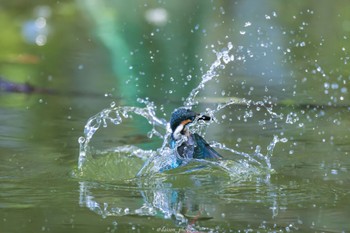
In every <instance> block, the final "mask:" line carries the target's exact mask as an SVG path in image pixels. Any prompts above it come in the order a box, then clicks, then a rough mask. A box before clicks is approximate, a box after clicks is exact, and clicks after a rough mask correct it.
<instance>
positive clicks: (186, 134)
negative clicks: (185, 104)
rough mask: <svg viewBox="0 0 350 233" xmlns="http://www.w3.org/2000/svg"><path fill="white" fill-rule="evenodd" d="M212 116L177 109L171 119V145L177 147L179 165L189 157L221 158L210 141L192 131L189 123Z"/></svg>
mask: <svg viewBox="0 0 350 233" xmlns="http://www.w3.org/2000/svg"><path fill="white" fill-rule="evenodd" d="M210 119H211V118H210V117H209V116H206V115H202V114H198V113H196V112H193V111H191V110H190V109H186V108H179V109H177V110H175V111H174V112H173V113H172V115H171V119H170V129H171V138H170V147H171V148H172V149H175V151H176V153H177V157H178V165H181V164H182V162H183V161H184V160H188V159H221V158H222V156H221V155H220V154H219V153H218V152H216V151H215V150H214V149H213V148H212V147H211V146H210V145H209V143H208V142H206V141H205V140H204V138H203V137H201V136H200V135H199V134H197V133H193V134H192V133H191V132H190V131H189V128H188V125H189V124H191V123H193V122H196V121H199V120H203V121H209V120H210Z"/></svg>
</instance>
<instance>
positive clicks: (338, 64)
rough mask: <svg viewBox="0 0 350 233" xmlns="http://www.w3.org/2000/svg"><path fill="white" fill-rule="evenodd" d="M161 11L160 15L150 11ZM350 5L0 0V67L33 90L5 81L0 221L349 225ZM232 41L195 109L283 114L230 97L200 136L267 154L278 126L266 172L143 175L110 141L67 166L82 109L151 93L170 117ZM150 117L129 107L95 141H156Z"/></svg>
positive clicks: (127, 227) (64, 228) (120, 228)
mask: <svg viewBox="0 0 350 233" xmlns="http://www.w3.org/2000/svg"><path fill="white" fill-rule="evenodd" d="M157 8H158V10H159V9H160V12H159V11H158V16H159V14H160V16H162V17H163V18H162V17H160V18H158V19H157V18H152V17H151V16H149V14H152V12H153V13H154V11H152V10H155V9H157ZM349 12H350V5H349V4H348V2H347V1H345V0H344V1H340V0H339V1H332V2H331V1H303V2H288V3H285V2H281V1H260V2H259V3H257V2H256V1H220V2H214V3H213V2H210V1H187V2H186V3H181V4H180V3H177V2H168V1H157V2H153V1H152V2H149V1H128V2H124V1H117V0H115V1H89V2H88V1H86V2H85V1H75V2H72V1H56V2H45V3H43V2H41V1H31V2H30V3H28V2H25V1H11V2H8V3H7V2H6V3H5V2H2V3H0V26H1V28H2V33H1V40H0V41H1V43H0V76H1V77H3V78H4V79H6V80H9V81H11V82H15V83H26V82H28V83H30V84H31V85H33V86H35V87H38V88H37V89H36V91H34V92H33V93H27V94H24V93H9V92H4V91H1V92H0V122H1V123H0V232H1V233H2V232H4V233H6V232H186V231H187V232H191V231H192V232H195V231H199V232H258V231H259V232H348V231H350V225H349V222H348V219H349V218H350V207H349V206H350V205H349V204H350V189H349V184H350V180H349V169H350V157H349V156H350V154H349V153H350V143H349V141H350V139H349V135H350V118H349V111H350V109H349V104H350V99H349V90H350V86H349V82H350V79H349V68H348V60H349V57H350V56H349V54H348V51H349V50H350V44H349V40H350V27H349V24H350V13H349ZM164 19H165V20H164ZM33 25H34V26H33ZM228 42H232V44H233V46H234V48H233V49H232V53H231V54H232V55H234V57H235V60H234V61H233V62H230V63H228V64H225V67H222V69H221V70H220V71H219V74H218V77H216V78H215V79H214V80H213V81H211V82H209V83H208V84H207V85H206V87H205V88H204V89H203V91H201V92H200V93H199V97H200V102H199V104H198V106H195V109H196V110H198V111H204V110H205V109H206V108H208V107H210V108H212V109H215V107H216V106H217V104H218V103H223V102H225V101H227V100H228V99H229V98H231V97H238V98H246V99H251V100H254V101H261V100H264V99H266V100H267V102H268V101H271V102H272V103H276V106H274V107H273V111H274V112H275V113H277V114H283V118H282V119H279V118H273V117H272V115H271V114H270V113H268V111H266V109H264V108H261V107H260V108H259V107H256V106H250V107H247V106H245V105H231V106H230V107H228V108H225V109H223V110H222V111H220V112H219V113H218V114H217V115H216V117H217V120H218V122H217V124H212V125H211V126H210V127H209V128H208V130H207V132H206V135H205V138H206V139H207V140H208V141H216V142H220V143H224V144H225V145H226V146H228V147H230V148H233V149H235V150H236V151H239V152H242V153H248V154H253V153H254V151H255V150H256V148H257V146H260V147H261V152H262V154H266V153H267V151H268V149H267V147H268V145H269V144H270V143H271V141H272V140H273V137H274V136H275V135H277V136H278V137H280V138H282V137H285V138H286V139H288V141H287V142H284V143H282V142H279V143H277V145H276V147H275V148H274V150H273V153H272V157H271V164H272V168H273V169H274V172H272V173H271V174H268V173H264V172H261V173H259V172H257V171H253V170H252V171H251V172H250V171H248V172H247V173H244V175H242V176H241V177H240V176H234V177H233V176H230V175H228V174H227V173H225V172H223V171H222V170H220V169H217V168H215V167H206V168H204V169H202V170H199V171H196V172H187V171H186V169H185V170H184V169H179V170H176V169H175V170H174V171H171V172H169V173H166V174H160V175H157V176H155V177H151V178H147V179H141V181H140V179H134V177H133V174H135V175H136V173H137V171H138V170H139V168H140V167H141V166H142V164H143V161H142V160H141V159H139V158H135V157H130V160H126V159H125V156H127V155H123V156H122V157H121V158H123V159H119V157H118V156H119V155H116V154H113V153H111V154H109V155H107V157H106V156H105V157H104V160H102V161H104V162H108V163H107V164H98V163H97V165H96V170H95V171H96V172H94V170H93V169H90V170H89V172H90V173H89V174H86V175H85V176H80V177H79V176H78V177H77V175H74V174H77V173H76V172H77V164H78V155H79V144H78V138H79V137H80V136H83V129H84V126H85V124H86V122H87V120H88V118H89V117H91V116H92V115H94V114H96V113H97V112H100V111H101V110H102V109H104V108H106V107H109V106H110V103H111V102H112V101H114V102H115V103H116V104H117V105H131V106H135V105H137V106H140V104H138V103H137V101H136V99H137V98H138V97H140V98H146V97H148V98H149V99H150V100H152V101H154V102H155V105H156V106H157V114H158V116H160V117H162V118H165V119H168V118H169V116H170V113H171V111H172V110H173V109H174V108H176V107H179V106H180V105H181V104H182V103H183V101H184V100H185V98H186V97H187V96H188V95H189V93H190V91H191V90H192V89H193V88H195V87H196V86H197V85H198V83H199V82H200V81H201V77H202V75H203V74H204V73H205V72H206V71H207V70H208V69H209V66H210V65H211V64H212V63H213V62H214V61H215V53H213V52H212V50H216V51H220V50H221V49H223V48H224V47H226V46H227V43H228ZM287 116H288V117H287ZM150 129H151V127H150V126H149V124H148V123H147V122H146V121H144V120H143V119H141V118H138V117H135V118H133V119H127V120H125V121H123V124H121V125H119V126H109V127H107V128H104V129H102V130H100V131H99V132H98V133H97V134H96V135H95V136H94V140H93V142H92V143H93V145H94V146H95V147H96V148H97V149H99V150H101V151H107V150H108V149H111V148H114V147H116V146H121V145H125V144H130V145H135V146H137V147H139V148H142V149H143V150H155V149H157V148H159V147H160V146H161V143H162V140H160V139H158V138H157V137H153V138H151V139H150V138H148V137H147V132H148V131H149V130H150ZM221 153H222V154H223V155H224V157H225V159H227V160H230V161H232V162H234V161H236V160H239V159H242V157H239V156H238V155H234V154H232V153H229V152H227V151H221ZM108 156H110V157H108ZM106 158H109V159H106ZM113 163H114V164H115V168H114V166H113ZM190 166H195V165H190ZM238 169H239V167H237V170H238ZM258 171H260V170H259V169H258ZM140 182H141V183H140ZM89 198H91V199H89ZM162 200H167V201H168V202H163V203H161V201H162ZM89 203H90V204H91V205H90V206H89ZM93 203H96V204H101V203H102V206H100V207H99V208H97V207H96V206H92V204H93ZM103 203H107V204H108V206H103ZM142 207H143V208H144V209H142ZM111 208H114V209H113V211H112V210H111ZM118 208H119V209H118ZM164 209H166V210H171V211H170V212H171V213H172V214H173V215H171V214H169V212H166V211H162V210H164ZM108 211H109V213H111V214H110V215H108V214H107V213H108ZM137 211H138V212H137ZM142 211H145V212H142ZM146 212H147V214H143V213H146ZM117 213H119V214H117ZM167 214H169V216H168V215H167ZM176 214H178V215H177V217H178V218H177V219H176V217H174V216H175V215H176ZM181 218H184V220H183V221H182V222H181V221H179V219H181Z"/></svg>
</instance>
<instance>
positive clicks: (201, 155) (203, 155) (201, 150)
mask: <svg viewBox="0 0 350 233" xmlns="http://www.w3.org/2000/svg"><path fill="white" fill-rule="evenodd" d="M192 136H193V137H194V140H195V142H196V144H197V146H196V147H195V149H194V155H193V158H195V159H221V158H222V156H221V155H220V154H219V153H218V152H216V151H215V150H214V149H213V148H212V147H211V146H210V145H209V143H207V142H206V141H205V140H204V138H202V137H201V136H200V135H199V134H197V133H194V134H192Z"/></svg>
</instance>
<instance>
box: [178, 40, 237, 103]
mask: <svg viewBox="0 0 350 233" xmlns="http://www.w3.org/2000/svg"><path fill="white" fill-rule="evenodd" d="M232 48H233V45H232V43H231V42H229V43H228V45H227V48H224V49H223V50H222V51H221V52H217V51H215V50H213V52H214V53H215V54H216V60H215V61H214V62H213V64H212V65H211V66H210V68H209V70H208V71H207V72H206V73H205V74H204V75H203V76H202V81H201V82H200V83H199V84H198V86H197V87H196V88H194V89H193V90H192V91H191V93H190V94H189V96H188V97H187V98H186V100H185V102H184V106H186V107H189V108H191V107H192V106H194V105H197V104H198V102H197V101H195V98H196V96H197V95H198V93H199V92H200V90H203V89H204V88H205V84H206V83H207V82H209V81H210V80H212V79H213V78H214V77H217V76H218V70H219V69H224V68H225V65H224V64H228V63H229V62H231V61H234V56H233V55H230V53H229V52H230V51H231V50H232ZM223 63H224V64H223Z"/></svg>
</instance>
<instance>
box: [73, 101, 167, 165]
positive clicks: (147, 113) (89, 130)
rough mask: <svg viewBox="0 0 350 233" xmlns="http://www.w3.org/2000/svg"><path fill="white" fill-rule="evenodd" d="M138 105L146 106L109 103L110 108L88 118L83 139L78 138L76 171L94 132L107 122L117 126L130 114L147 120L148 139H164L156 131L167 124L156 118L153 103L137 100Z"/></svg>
mask: <svg viewBox="0 0 350 233" xmlns="http://www.w3.org/2000/svg"><path fill="white" fill-rule="evenodd" d="M138 102H139V103H142V104H145V105H146V106H145V107H143V108H141V107H133V106H115V103H114V102H112V103H111V107H110V108H106V109H104V110H102V111H101V112H100V113H98V114H96V115H95V116H92V117H90V119H89V120H88V121H87V123H86V125H85V127H84V137H80V138H79V140H78V141H79V145H80V149H79V160H78V169H79V170H81V169H82V166H83V164H84V162H85V161H86V158H87V152H89V143H90V140H91V139H92V137H93V135H94V134H95V133H96V131H97V130H98V129H99V128H100V127H101V126H103V127H105V128H106V127H107V126H108V122H110V123H112V124H114V125H119V124H121V123H122V122H123V118H130V117H131V115H130V113H132V114H136V115H139V116H142V117H144V118H145V119H146V120H148V123H149V124H150V125H151V126H152V130H151V131H150V132H149V133H148V137H150V138H151V137H152V136H153V135H156V136H158V137H160V138H164V135H163V134H162V133H161V132H160V131H159V130H158V129H157V127H160V128H163V129H165V128H166V125H167V122H166V120H164V119H159V118H157V117H156V114H155V110H156V107H155V106H154V103H153V102H151V101H149V100H147V99H146V100H144V99H138Z"/></svg>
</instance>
